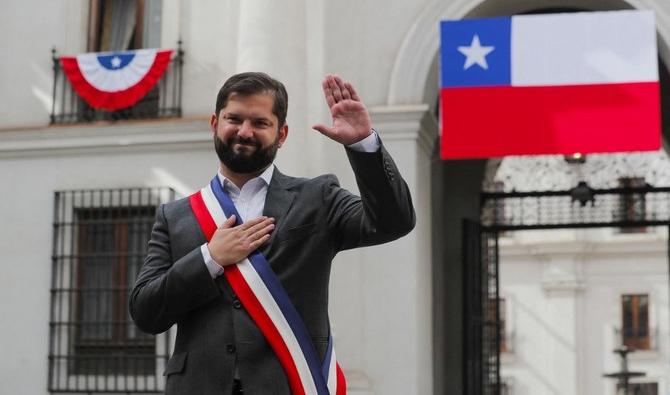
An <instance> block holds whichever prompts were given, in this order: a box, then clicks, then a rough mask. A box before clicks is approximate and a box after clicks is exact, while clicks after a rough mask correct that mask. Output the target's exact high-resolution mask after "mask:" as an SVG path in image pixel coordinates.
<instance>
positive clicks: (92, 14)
mask: <svg viewBox="0 0 670 395" xmlns="http://www.w3.org/2000/svg"><path fill="white" fill-rule="evenodd" d="M160 17H161V1H160V0H90V7H89V23H88V52H106V51H125V50H129V49H140V48H157V47H159V46H160V33H161V31H160Z"/></svg>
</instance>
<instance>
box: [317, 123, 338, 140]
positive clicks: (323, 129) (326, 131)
mask: <svg viewBox="0 0 670 395" xmlns="http://www.w3.org/2000/svg"><path fill="white" fill-rule="evenodd" d="M312 129H314V130H316V131H317V132H319V133H321V134H323V135H324V136H326V137H328V138H331V139H332V138H333V137H334V136H335V130H333V128H331V127H328V126H326V125H323V124H320V123H319V124H316V125H314V126H312Z"/></svg>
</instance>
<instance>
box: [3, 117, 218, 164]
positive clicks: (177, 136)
mask: <svg viewBox="0 0 670 395" xmlns="http://www.w3.org/2000/svg"><path fill="white" fill-rule="evenodd" d="M210 147H211V135H210V131H209V123H208V122H207V121H206V120H204V119H191V120H183V119H179V120H169V121H145V122H116V123H95V124H87V125H73V126H50V127H42V128H34V129H23V130H19V129H17V130H5V131H2V132H0V159H2V158H13V157H28V156H37V155H39V156H45V155H46V156H61V155H72V154H94V153H95V154H97V153H105V152H108V153H122V152H133V151H135V152H136V151H144V152H146V151H155V150H156V151H157V150H166V149H168V150H170V149H201V148H210Z"/></svg>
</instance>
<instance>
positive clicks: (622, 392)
mask: <svg viewBox="0 0 670 395" xmlns="http://www.w3.org/2000/svg"><path fill="white" fill-rule="evenodd" d="M616 389H617V392H616V393H617V395H658V383H628V388H625V385H624V384H621V383H617V386H616Z"/></svg>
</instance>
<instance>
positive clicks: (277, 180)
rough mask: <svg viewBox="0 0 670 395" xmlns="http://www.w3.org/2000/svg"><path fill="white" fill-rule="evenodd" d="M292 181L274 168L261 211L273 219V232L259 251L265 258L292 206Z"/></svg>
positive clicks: (293, 195) (293, 196) (291, 178)
mask: <svg viewBox="0 0 670 395" xmlns="http://www.w3.org/2000/svg"><path fill="white" fill-rule="evenodd" d="M293 180H294V178H293V177H288V176H286V175H284V174H282V173H281V172H280V171H279V169H276V168H275V171H274V173H273V175H272V180H271V181H270V185H269V186H268V193H267V195H266V196H265V208H264V209H263V215H265V216H267V217H272V218H274V219H275V230H274V231H273V232H272V235H271V236H270V240H268V242H267V243H265V244H263V246H262V247H261V249H260V251H261V252H262V253H263V255H265V256H267V254H268V252H269V251H270V248H271V246H272V244H273V242H274V240H275V238H276V237H277V233H278V232H279V231H280V229H281V227H282V225H283V224H284V218H285V217H286V213H287V212H288V211H289V209H290V208H291V206H292V205H293V200H294V199H295V195H296V193H295V192H293V191H291V190H290V187H291V185H292V184H293Z"/></svg>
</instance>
